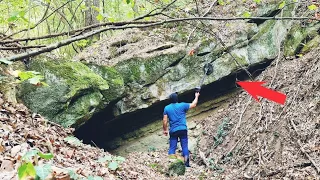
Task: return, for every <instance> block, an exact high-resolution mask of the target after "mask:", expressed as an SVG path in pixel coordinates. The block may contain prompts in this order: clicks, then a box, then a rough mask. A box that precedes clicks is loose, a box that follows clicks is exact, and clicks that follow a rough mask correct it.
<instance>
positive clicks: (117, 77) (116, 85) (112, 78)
mask: <svg viewBox="0 0 320 180" xmlns="http://www.w3.org/2000/svg"><path fill="white" fill-rule="evenodd" d="M87 66H88V67H89V68H90V69H91V70H92V71H93V72H95V73H96V74H98V75H100V76H101V77H102V78H103V79H104V80H106V81H107V83H108V85H109V89H108V91H103V92H102V94H103V96H104V98H105V99H106V100H107V101H110V102H111V101H114V100H117V99H119V98H121V97H122V96H123V95H124V91H125V85H124V80H123V78H122V76H121V74H120V73H119V72H118V71H117V70H116V69H115V68H114V67H108V66H98V65H95V64H87Z"/></svg>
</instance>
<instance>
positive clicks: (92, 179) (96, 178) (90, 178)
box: [88, 176, 103, 180]
mask: <svg viewBox="0 0 320 180" xmlns="http://www.w3.org/2000/svg"><path fill="white" fill-rule="evenodd" d="M88 180H103V178H102V177H100V176H88Z"/></svg>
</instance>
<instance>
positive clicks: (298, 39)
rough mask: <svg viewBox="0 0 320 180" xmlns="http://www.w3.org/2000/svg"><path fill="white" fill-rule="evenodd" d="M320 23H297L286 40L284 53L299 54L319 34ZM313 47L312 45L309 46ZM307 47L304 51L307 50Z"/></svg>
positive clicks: (286, 54)
mask: <svg viewBox="0 0 320 180" xmlns="http://www.w3.org/2000/svg"><path fill="white" fill-rule="evenodd" d="M319 29H320V23H315V24H308V25H307V26H305V27H302V26H301V24H295V25H294V26H293V27H292V28H291V30H290V31H289V33H288V35H287V37H286V40H285V42H284V55H285V56H293V55H297V54H299V53H300V52H301V50H302V49H303V48H304V46H305V44H307V43H308V42H309V41H310V40H312V39H314V37H316V36H317V35H318V31H319ZM309 47H312V46H309ZM306 49H308V47H306V48H305V49H304V50H303V51H306Z"/></svg>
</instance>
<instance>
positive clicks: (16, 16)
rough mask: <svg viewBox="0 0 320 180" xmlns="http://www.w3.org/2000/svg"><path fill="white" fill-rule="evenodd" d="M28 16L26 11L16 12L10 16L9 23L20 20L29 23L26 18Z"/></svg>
mask: <svg viewBox="0 0 320 180" xmlns="http://www.w3.org/2000/svg"><path fill="white" fill-rule="evenodd" d="M25 15H26V11H15V12H13V13H11V14H10V17H9V18H8V19H7V21H8V22H13V21H17V20H19V19H22V20H24V21H25V22H28V20H27V19H26V18H25V17H24V16H25Z"/></svg>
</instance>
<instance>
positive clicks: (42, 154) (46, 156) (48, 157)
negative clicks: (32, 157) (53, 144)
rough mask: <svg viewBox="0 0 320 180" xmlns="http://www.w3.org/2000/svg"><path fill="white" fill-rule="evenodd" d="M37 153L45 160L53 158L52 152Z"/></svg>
mask: <svg viewBox="0 0 320 180" xmlns="http://www.w3.org/2000/svg"><path fill="white" fill-rule="evenodd" d="M38 155H39V156H40V157H41V158H42V159H45V160H49V159H52V158H53V154H52V153H41V152H39V153H38Z"/></svg>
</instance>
